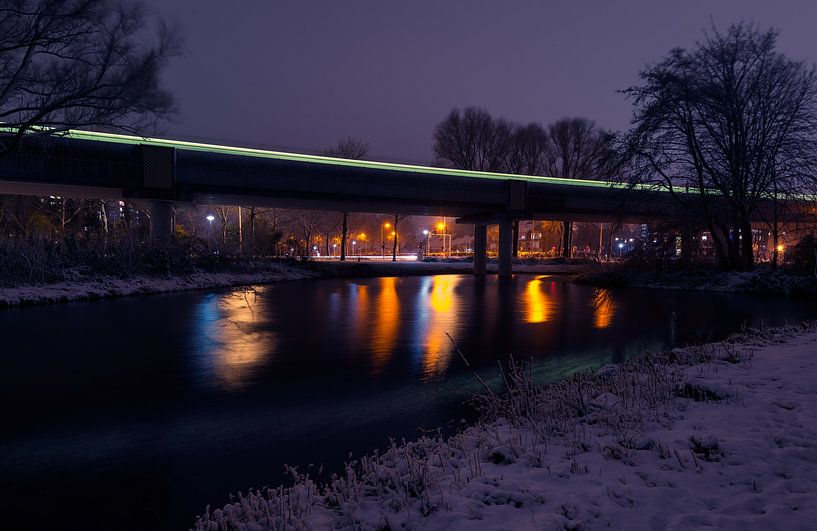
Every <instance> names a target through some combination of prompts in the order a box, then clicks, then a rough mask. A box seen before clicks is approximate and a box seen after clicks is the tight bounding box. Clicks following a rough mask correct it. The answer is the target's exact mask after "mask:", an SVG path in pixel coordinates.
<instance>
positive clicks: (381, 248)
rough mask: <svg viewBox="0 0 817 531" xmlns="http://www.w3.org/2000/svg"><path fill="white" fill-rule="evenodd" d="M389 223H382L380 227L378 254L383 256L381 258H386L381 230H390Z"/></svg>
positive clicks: (384, 242)
mask: <svg viewBox="0 0 817 531" xmlns="http://www.w3.org/2000/svg"><path fill="white" fill-rule="evenodd" d="M390 228H391V223H388V222H386V223H384V224H383V225H381V226H380V252H381V253H382V254H383V258H386V241H385V238H384V237H383V229H390Z"/></svg>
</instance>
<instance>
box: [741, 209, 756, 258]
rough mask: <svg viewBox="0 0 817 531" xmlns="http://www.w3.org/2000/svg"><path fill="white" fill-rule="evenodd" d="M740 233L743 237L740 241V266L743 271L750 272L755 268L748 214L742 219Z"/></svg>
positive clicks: (750, 224)
mask: <svg viewBox="0 0 817 531" xmlns="http://www.w3.org/2000/svg"><path fill="white" fill-rule="evenodd" d="M741 233H742V236H743V239H741V240H740V242H741V255H742V261H741V266H742V269H743V271H751V270H752V269H754V267H755V252H754V246H753V245H752V244H753V243H754V242H753V238H752V223H751V222H750V221H749V216H748V214H747V215H746V216H745V217H744V218H743V223H742V224H741Z"/></svg>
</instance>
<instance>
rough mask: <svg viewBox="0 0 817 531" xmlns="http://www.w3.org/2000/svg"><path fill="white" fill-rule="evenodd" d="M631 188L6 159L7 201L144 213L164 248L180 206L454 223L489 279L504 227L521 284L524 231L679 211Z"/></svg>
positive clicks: (278, 158) (175, 161)
mask: <svg viewBox="0 0 817 531" xmlns="http://www.w3.org/2000/svg"><path fill="white" fill-rule="evenodd" d="M624 188H625V187H624V186H623V185H621V184H617V183H611V182H604V181H594V180H581V179H562V178H555V177H538V176H530V175H514V174H503V173H490V172H478V171H466V170H458V169H450V168H436V167H431V166H419V165H410V164H395V163H389V162H376V161H364V160H348V159H340V158H333V157H324V156H316V155H305V154H299V153H287V152H281V151H270V150H264V149H254V148H246V147H235V146H224V145H218V144H206V143H199V142H187V141H181V140H166V139H160V138H143V137H138V136H130V135H121V134H111V133H98V132H89V131H77V130H72V131H68V132H65V133H60V134H58V135H46V136H37V137H33V138H31V139H28V140H27V141H26V142H25V143H24V144H23V147H22V148H21V149H20V150H18V151H16V152H14V153H11V154H8V155H4V156H2V157H0V194H17V195H38V196H39V195H60V196H64V197H77V198H82V197H87V198H101V199H114V200H117V199H118V200H131V201H133V200H141V201H145V202H147V203H148V205H149V212H150V228H151V233H152V234H153V235H154V236H156V237H164V236H168V235H170V234H171V232H172V227H173V222H172V215H173V214H172V212H173V208H172V205H173V204H174V203H176V204H178V203H181V204H184V203H188V204H202V205H240V206H267V207H279V208H303V209H315V210H332V211H357V212H376V213H385V212H391V213H400V214H407V215H408V214H411V215H433V216H446V217H455V218H457V222H458V223H470V224H473V225H474V227H475V228H474V250H475V255H474V271H475V273H477V274H484V273H485V267H486V256H487V253H486V248H487V232H486V228H487V225H490V224H498V225H499V229H500V230H499V273H500V275H501V276H507V275H510V274H511V254H512V247H513V242H512V223H513V221H514V220H518V219H548V220H575V221H611V220H623V221H630V222H646V221H648V220H654V219H660V218H664V217H666V216H668V215H669V213H670V212H672V211H673V210H674V209H675V208H676V205H675V202H674V201H673V199H672V198H671V197H670V194H669V193H667V192H663V191H655V190H651V189H647V188H644V189H641V190H640V192H639V193H640V195H641V196H642V197H641V198H640V200H638V201H635V202H633V201H631V199H632V197H633V194H627V195H626V196H625V194H623V193H621V192H622V191H623V190H624ZM625 199H630V202H629V203H628V205H627V207H626V215H624V216H622V215H621V213H622V212H624V211H625V210H624V209H623V208H622V205H623V203H622V202H623V201H624V200H625Z"/></svg>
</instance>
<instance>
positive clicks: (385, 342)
mask: <svg viewBox="0 0 817 531" xmlns="http://www.w3.org/2000/svg"><path fill="white" fill-rule="evenodd" d="M397 281H398V279H397V277H385V278H381V279H380V286H379V287H380V291H379V292H378V294H377V303H376V308H377V311H376V312H375V316H374V323H373V329H374V335H373V337H372V347H373V348H372V370H373V372H374V373H376V374H377V373H380V372H381V371H382V370H383V368H384V366H385V365H386V363H387V362H388V361H389V359H390V358H391V357H392V354H393V352H394V349H395V348H396V346H397V333H398V331H399V329H400V299H399V298H398V296H397ZM358 312H360V310H358ZM364 317H365V316H364Z"/></svg>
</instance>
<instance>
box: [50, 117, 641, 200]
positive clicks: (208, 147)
mask: <svg viewBox="0 0 817 531" xmlns="http://www.w3.org/2000/svg"><path fill="white" fill-rule="evenodd" d="M59 136H64V137H68V138H74V139H78V140H96V141H102V142H115V143H120V144H132V145H134V144H144V145H150V146H162V147H173V148H177V149H183V150H188V151H204V152H208V153H223V154H226V155H239V156H247V157H259V158H267V159H277V160H287V161H295V162H305V163H310V164H326V165H331V166H348V167H352V168H362V169H370V170H391V171H400V172H412V173H426V174H431V175H449V176H455V177H470V178H478V179H493V180H508V179H516V180H523V181H528V182H534V183H546V184H559V185H566V186H587V187H593V188H627V186H628V185H626V184H622V183H613V182H606V181H593V180H588V179H565V178H561V177H539V176H531V175H517V174H512V173H492V172H482V171H469V170H458V169H452V168H435V167H432V166H418V165H412V164H396V163H393V162H375V161H366V160H349V159H340V158H335V157H325V156H320V155H304V154H300V153H287V152H283V151H269V150H264V149H254V148H243V147H235V146H224V145H218V144H204V143H200V142H187V141H184V140H167V139H162V138H147V137H145V138H143V137H138V136H132V135H121V134H114V133H98V132H93V131H79V130H70V131H67V132H64V133H59ZM638 187H639V188H642V189H651V190H654V189H655V188H654V187H651V186H645V185H638Z"/></svg>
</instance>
